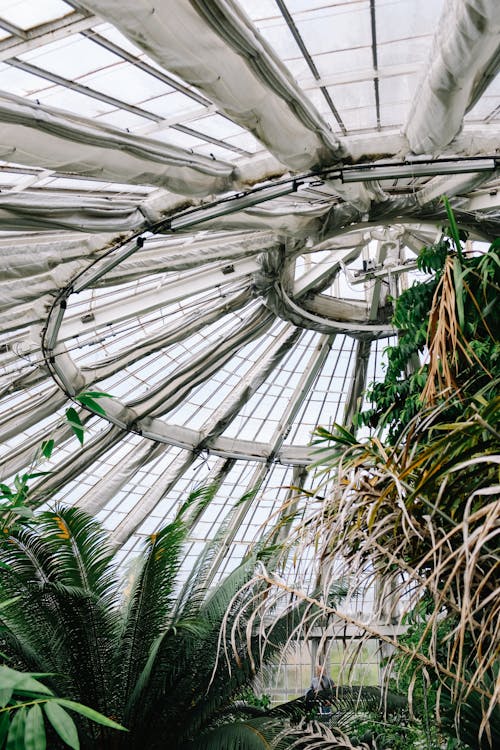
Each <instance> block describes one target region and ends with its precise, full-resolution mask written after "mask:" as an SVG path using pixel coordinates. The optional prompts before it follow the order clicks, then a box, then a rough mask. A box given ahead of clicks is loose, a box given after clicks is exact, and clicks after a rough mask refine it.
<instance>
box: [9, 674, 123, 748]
mask: <svg viewBox="0 0 500 750" xmlns="http://www.w3.org/2000/svg"><path fill="white" fill-rule="evenodd" d="M40 676H41V675H34V674H29V673H26V672H18V671H17V670H15V669H10V667H7V666H6V665H5V664H4V665H2V666H0V696H1V699H0V748H3V747H4V746H5V743H7V748H12V750H45V748H46V747H47V733H48V734H49V736H50V734H51V729H52V735H53V736H54V737H55V738H59V739H60V740H61V741H62V742H63V743H64V744H65V745H67V746H68V747H71V748H72V749H73V750H79V747H80V742H79V739H78V732H77V729H76V726H75V722H74V721H73V719H72V718H71V714H70V713H68V711H67V710H66V709H69V710H70V711H72V712H74V713H76V714H79V715H81V716H85V717H86V718H88V719H90V720H91V721H94V722H96V723H97V724H102V725H104V726H107V727H110V728H112V729H119V730H123V729H124V727H122V726H120V724H117V723H116V722H115V721H112V720H111V719H108V718H107V717H106V716H103V715H102V714H100V713H98V712H97V711H94V710H93V709H91V708H88V706H82V705H81V704H80V703H76V702H75V701H71V700H68V699H67V698H59V697H58V696H56V695H54V694H53V692H52V691H51V690H49V688H48V687H47V686H46V685H44V684H43V682H41V681H40V679H35V677H40Z"/></svg>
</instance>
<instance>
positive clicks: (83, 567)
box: [0, 491, 299, 750]
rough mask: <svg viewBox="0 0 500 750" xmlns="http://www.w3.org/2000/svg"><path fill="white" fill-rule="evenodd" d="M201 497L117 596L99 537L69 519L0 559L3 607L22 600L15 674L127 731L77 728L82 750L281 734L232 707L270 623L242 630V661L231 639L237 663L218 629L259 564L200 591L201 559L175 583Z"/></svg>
mask: <svg viewBox="0 0 500 750" xmlns="http://www.w3.org/2000/svg"><path fill="white" fill-rule="evenodd" d="M203 492H204V491H199V492H198V493H194V496H193V497H191V498H190V501H189V502H187V503H186V504H185V505H184V507H183V509H182V510H181V512H180V514H179V516H178V517H177V518H176V519H175V520H174V521H173V522H172V523H171V524H169V525H168V526H166V527H165V528H164V529H163V530H162V531H160V532H159V533H158V534H153V535H151V537H149V539H148V540H147V542H146V545H145V550H144V553H143V555H142V557H141V559H140V561H139V562H138V563H137V565H136V566H135V569H134V570H133V572H132V573H131V574H130V575H129V578H128V581H127V585H126V590H125V592H124V593H122V591H121V588H120V584H119V574H118V573H117V566H116V562H115V560H114V557H113V553H112V551H111V548H110V546H109V542H108V539H107V535H106V533H105V532H104V531H103V529H102V528H101V526H100V525H99V524H98V523H97V522H96V521H95V520H93V519H92V518H90V517H89V516H88V515H87V514H85V513H84V512H82V511H80V510H78V509H76V508H69V509H62V508H61V509H58V510H55V511H48V512H45V513H41V514H40V516H39V518H38V522H37V524H36V525H35V526H33V527H32V528H30V527H28V528H22V529H17V530H16V531H14V532H13V533H12V534H10V535H9V536H8V537H7V539H6V541H5V543H4V544H3V545H2V548H1V549H0V560H2V561H3V562H4V563H5V564H6V567H4V568H1V569H0V596H1V597H2V598H7V597H9V598H11V597H17V601H16V602H15V603H14V604H13V605H12V606H9V607H6V608H4V609H3V610H2V611H1V612H0V623H1V626H2V630H1V632H0V644H1V647H2V650H3V651H4V652H5V654H6V655H7V656H8V657H9V659H10V663H11V665H12V667H14V668H16V669H23V670H29V671H30V672H33V673H35V674H39V673H43V674H45V675H46V683H47V685H48V689H50V690H52V691H54V692H55V693H56V694H58V695H64V696H66V697H67V698H68V699H69V700H72V701H76V702H78V703H83V704H86V705H88V706H90V707H91V708H93V709H94V710H97V711H99V712H101V713H103V714H105V715H106V716H111V717H113V719H114V720H116V721H118V722H120V723H121V724H123V725H124V726H126V727H127V728H128V729H129V732H128V733H127V734H126V735H124V734H122V733H117V732H113V731H112V730H111V729H109V727H107V726H96V725H95V724H93V723H92V722H90V721H86V720H85V718H84V717H85V715H84V716H83V717H80V718H79V719H78V720H77V724H78V727H79V733H80V738H81V746H82V748H92V750H97V749H98V748H106V750H110V748H113V749H115V748H116V749H119V748H127V749H129V748H130V749H133V748H139V747H140V748H143V747H147V748H148V750H154V748H165V747H168V748H183V750H187V748H193V749H194V748H202V747H203V748H205V747H206V748H209V747H224V748H229V747H231V746H235V747H241V748H262V747H265V746H266V745H265V744H263V742H264V737H265V736H271V735H272V734H273V733H274V734H275V733H276V731H277V727H276V724H275V723H274V724H273V722H270V721H267V722H266V721H265V718H262V719H261V718H260V717H255V713H256V712H257V713H259V712H261V709H256V707H252V706H248V705H246V704H244V705H241V704H240V705H239V704H238V702H234V703H233V702H232V699H233V698H237V697H238V696H239V695H240V694H241V692H242V690H244V689H245V688H246V687H248V686H250V685H251V682H252V679H253V677H254V673H255V670H256V668H257V667H258V665H259V663H260V661H261V658H262V656H263V653H262V648H261V647H262V642H263V641H264V640H265V635H266V625H265V623H264V622H262V621H261V620H260V619H259V618H255V617H252V618H251V621H250V622H249V623H247V624H246V626H245V627H247V626H248V627H249V628H251V629H253V635H251V636H250V641H249V642H250V650H249V651H248V652H246V651H245V648H244V646H243V645H242V646H241V647H240V648H238V647H237V644H238V642H239V641H240V640H243V641H244V639H239V637H238V633H237V630H236V629H233V630H232V633H231V642H232V644H233V645H235V647H236V651H237V653H236V655H235V654H233V653H232V651H231V648H230V645H229V643H228V642H225V641H224V639H222V638H221V636H220V627H221V622H222V620H223V619H224V620H225V622H226V624H228V625H229V626H230V625H231V623H232V620H233V619H234V618H235V617H236V613H237V612H238V611H240V610H241V607H242V606H244V605H245V604H246V603H248V602H249V601H250V600H251V599H252V598H253V596H254V595H255V591H250V590H245V593H243V594H241V593H238V592H240V591H241V589H242V587H243V585H244V583H245V582H246V581H247V580H248V579H249V578H250V577H251V575H252V573H253V571H254V567H255V564H256V559H257V558H256V557H255V556H250V557H248V559H246V560H245V561H244V562H243V564H242V565H241V566H240V567H239V568H237V569H236V570H235V571H234V572H233V573H232V574H231V575H230V576H228V578H227V579H226V580H225V581H223V582H222V583H221V584H220V585H218V586H217V587H215V588H214V589H213V590H211V591H207V589H206V585H205V581H206V576H207V572H208V570H209V568H210V562H211V559H212V558H211V552H210V550H209V549H207V551H206V552H205V554H204V555H203V556H202V557H201V558H200V559H199V560H198V562H197V563H196V565H195V566H194V568H193V569H192V570H191V572H190V573H189V575H188V578H187V581H186V582H185V583H184V584H183V585H181V583H180V581H179V570H180V566H181V560H182V557H183V545H184V542H185V540H186V534H187V529H188V525H187V524H186V523H185V522H184V520H183V514H185V513H187V512H188V511H189V509H192V506H193V504H194V503H196V502H201V503H202V502H204V501H205V500H206V497H204V495H203ZM228 608H229V613H228ZM231 611H232V612H233V614H231ZM298 614H299V613H298V611H297V607H296V606H288V607H287V608H286V610H285V611H284V612H283V615H282V616H281V617H278V618H277V620H276V622H274V623H273V626H272V644H270V645H269V648H268V649H267V653H268V655H269V657H272V655H273V654H275V655H276V654H281V650H282V648H283V646H284V645H285V644H286V643H287V642H288V641H289V639H290V633H291V632H292V631H293V628H294V623H295V618H296V617H298ZM245 632H247V631H245ZM226 657H227V659H228V660H229V662H228V661H227V659H226ZM238 718H241V720H240V721H238V720H237V719H238ZM255 721H257V724H255ZM259 721H260V723H261V724H262V731H260V730H259V728H258V724H259ZM252 722H254V723H253V724H252ZM264 725H265V726H264ZM266 733H267V734H266ZM231 743H233V745H232V744H231ZM238 743H240V744H238ZM53 747H57V744H56V743H55V744H54V745H53Z"/></svg>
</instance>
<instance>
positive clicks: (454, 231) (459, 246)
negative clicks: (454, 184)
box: [443, 195, 463, 260]
mask: <svg viewBox="0 0 500 750" xmlns="http://www.w3.org/2000/svg"><path fill="white" fill-rule="evenodd" d="M443 203H444V206H445V208H446V214H447V216H448V221H449V222H450V233H451V236H452V239H453V242H454V243H455V247H456V248H457V253H458V257H459V258H460V259H461V260H462V258H463V255H462V243H461V242H460V233H459V231H458V226H457V222H456V219H455V214H454V213H453V209H452V207H451V206H450V201H449V200H448V198H447V197H446V195H443Z"/></svg>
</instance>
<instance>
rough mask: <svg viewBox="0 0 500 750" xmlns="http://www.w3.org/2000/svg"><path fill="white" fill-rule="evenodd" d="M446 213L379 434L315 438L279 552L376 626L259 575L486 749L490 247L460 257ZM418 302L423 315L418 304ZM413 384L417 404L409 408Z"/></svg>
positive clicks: (494, 384)
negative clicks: (377, 657)
mask: <svg viewBox="0 0 500 750" xmlns="http://www.w3.org/2000/svg"><path fill="white" fill-rule="evenodd" d="M449 215H450V225H451V228H450V233H451V235H452V239H453V243H451V242H446V243H444V245H442V246H440V248H438V249H439V252H437V254H436V257H435V258H433V259H431V260H432V263H435V265H434V266H433V267H434V268H435V269H437V275H436V278H435V279H434V281H433V283H431V285H430V286H429V285H426V286H425V288H424V289H423V294H417V292H416V288H412V290H408V291H409V292H410V294H409V295H408V297H407V298H406V302H405V305H406V307H405V308H404V310H405V312H406V314H407V319H408V321H409V322H408V323H407V328H408V330H407V331H406V333H408V332H409V333H411V334H412V335H413V333H414V328H415V326H416V322H418V331H419V336H418V337H417V339H416V340H415V341H414V342H412V341H409V340H408V339H411V338H412V336H406V338H405V335H406V334H405V332H404V331H403V335H402V340H403V346H402V347H401V348H400V349H399V350H398V347H395V350H394V352H393V353H392V360H391V367H392V370H391V367H390V368H389V369H390V373H389V374H390V381H386V382H385V383H382V384H379V387H378V388H377V390H376V391H375V389H373V390H372V394H373V392H374V391H375V395H376V396H377V397H380V399H379V402H378V405H377V409H376V410H375V411H374V412H372V413H371V414H369V419H370V423H371V424H372V426H373V425H374V424H377V425H378V426H379V427H381V428H382V430H381V432H379V433H378V434H375V435H374V436H373V437H371V438H369V439H366V440H363V441H359V440H358V439H357V438H356V437H355V435H354V434H351V433H350V432H349V431H347V430H346V429H344V428H343V427H341V426H337V427H336V428H335V430H333V431H330V430H326V429H323V428H320V429H318V430H317V436H318V442H323V444H324V443H326V444H327V445H326V447H321V448H319V449H318V450H319V453H318V462H317V465H319V466H322V467H324V471H325V482H324V485H323V486H322V487H320V488H318V491H317V493H308V495H309V497H310V500H309V508H310V512H309V514H308V515H307V519H306V521H299V522H297V524H296V526H295V529H294V530H293V531H290V532H289V533H288V536H287V540H286V545H285V549H284V555H285V556H286V555H287V554H289V553H290V550H292V549H293V551H294V554H295V555H297V554H300V552H297V549H299V550H304V552H305V553H306V554H307V552H309V553H310V550H311V549H313V550H314V557H315V561H316V562H318V561H319V564H320V566H321V567H322V569H323V580H324V581H325V582H326V583H328V576H329V571H333V572H334V574H335V576H339V575H342V574H344V575H349V576H350V580H351V581H352V583H353V586H357V587H358V588H359V589H360V590H362V589H363V588H364V587H372V588H373V589H374V590H375V591H376V592H377V597H376V611H375V612H374V618H373V620H372V621H370V622H363V621H362V619H359V618H356V617H355V616H353V614H352V613H351V612H349V611H342V608H340V607H338V606H337V607H336V606H330V605H329V604H328V602H326V601H325V600H320V599H317V598H315V597H313V596H311V595H310V594H309V593H308V592H306V591H300V590H298V589H294V588H293V587H292V586H290V585H287V584H286V583H283V582H280V581H277V580H276V579H275V578H274V577H273V576H270V575H268V574H266V573H264V574H261V575H259V577H258V578H259V580H260V581H264V582H267V583H269V584H273V585H274V587H275V588H276V589H278V590H280V591H281V595H282V596H283V597H284V598H286V597H288V596H290V595H293V596H294V597H299V596H302V597H303V599H304V601H308V602H310V603H311V604H314V603H315V604H316V605H317V606H318V607H319V606H322V607H323V610H324V612H325V613H326V614H329V615H330V616H331V617H332V618H334V619H335V618H338V619H339V620H340V621H343V622H346V623H348V624H350V625H352V626H354V627H356V628H359V630H361V631H363V632H364V633H366V635H367V637H372V638H373V637H376V638H378V639H379V641H380V642H381V643H386V644H387V645H388V646H389V647H390V648H392V649H394V650H395V651H396V653H399V654H401V655H402V658H403V661H404V662H405V669H406V671H407V673H408V674H409V679H408V681H407V688H408V691H409V694H410V699H411V698H412V694H413V692H414V688H415V686H416V685H417V684H418V682H419V680H420V681H421V682H423V683H425V685H427V687H428V689H429V690H428V693H429V695H430V696H432V698H433V702H434V707H436V708H437V717H438V719H439V720H442V722H443V728H446V727H447V728H448V729H449V730H450V731H452V732H453V733H454V734H455V735H458V736H459V737H462V738H463V739H464V741H466V742H467V743H468V744H469V745H470V746H472V747H477V748H481V750H483V749H484V748H494V747H496V746H497V745H498V737H499V736H500V709H499V699H500V668H499V652H500V585H499V580H500V575H499V573H500V545H499V540H500V524H499V517H500V500H499V498H500V483H499V467H500V430H499V424H500V395H499V384H500V336H499V331H500V327H499V318H498V313H497V311H496V307H495V305H497V304H498V292H499V291H500V259H499V257H498V248H499V246H500V241H499V240H496V241H495V242H493V244H492V245H491V247H490V249H489V250H488V252H486V253H484V254H482V255H474V256H472V257H466V256H465V255H464V253H463V252H462V250H461V247H460V235H459V233H458V230H457V228H456V225H454V224H453V215H452V213H451V211H450V212H449ZM426 258H427V261H428V260H429V249H427V251H426ZM427 261H426V262H427ZM431 269H432V264H431V265H430V266H429V270H431ZM420 291H422V290H420ZM423 300H424V301H425V302H426V305H427V307H426V309H425V310H422V309H421V307H419V306H417V307H415V305H414V303H418V305H420V303H422V301H423ZM399 314H400V319H401V315H402V311H401V310H399ZM426 341H427V344H428V349H429V358H430V361H429V363H428V365H426V366H425V367H424V368H422V370H420V371H416V372H413V375H412V376H411V378H407V375H406V373H405V367H406V365H408V364H409V358H411V357H412V356H413V355H415V353H416V351H417V350H419V349H421V348H423V347H424V346H425V342H426ZM410 381H411V386H412V388H414V391H412V393H413V395H416V396H417V398H416V400H413V401H412V404H411V408H408V404H407V401H408V398H409V391H408V382H410ZM373 419H375V422H373ZM388 428H389V430H390V438H391V439H390V441H389V444H388V441H387V439H386V438H387V432H384V430H385V431H387V429H388ZM283 514H286V509H283ZM288 522H289V523H290V524H293V518H290V519H288ZM309 557H310V554H309ZM342 565H343V566H344V570H342V567H341V566H342ZM277 595H278V594H277ZM268 598H269V594H268ZM422 601H425V602H426V605H427V609H426V613H425V621H424V623H423V626H422V628H421V630H420V632H419V635H418V638H417V639H416V640H415V641H414V642H411V643H408V642H406V641H405V639H404V638H399V639H398V638H397V637H396V636H395V635H394V636H391V635H389V634H388V633H387V632H384V629H382V628H380V627H378V625H377V621H382V622H384V621H385V622H394V621H395V619H397V618H398V617H401V618H404V617H405V615H408V614H409V613H410V612H412V611H414V610H415V609H416V608H418V607H419V605H420V604H421V603H422ZM261 606H265V602H263V603H262V605H261ZM307 627H308V622H307V621H305V628H306V629H307ZM400 664H401V662H400ZM440 708H441V709H442V710H441V711H440V710H439V709H440ZM450 712H451V714H450Z"/></svg>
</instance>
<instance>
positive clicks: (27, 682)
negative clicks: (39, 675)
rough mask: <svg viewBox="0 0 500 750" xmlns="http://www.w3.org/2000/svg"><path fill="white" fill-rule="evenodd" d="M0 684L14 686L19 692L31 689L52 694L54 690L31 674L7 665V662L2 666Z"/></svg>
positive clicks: (35, 691)
mask: <svg viewBox="0 0 500 750" xmlns="http://www.w3.org/2000/svg"><path fill="white" fill-rule="evenodd" d="M0 685H2V686H3V688H4V689H5V688H9V687H12V688H13V689H14V690H17V691H19V692H24V691H29V692H33V693H43V694H46V695H52V691H51V690H49V688H48V687H46V686H45V685H44V684H43V683H41V682H39V681H38V680H35V679H34V678H33V677H32V676H31V675H30V674H27V673H25V672H18V671H17V670H15V669H11V668H10V667H7V666H6V665H5V664H3V665H2V666H1V667H0Z"/></svg>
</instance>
